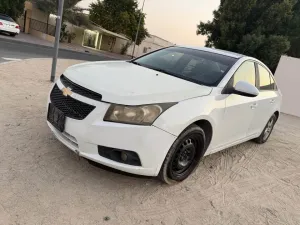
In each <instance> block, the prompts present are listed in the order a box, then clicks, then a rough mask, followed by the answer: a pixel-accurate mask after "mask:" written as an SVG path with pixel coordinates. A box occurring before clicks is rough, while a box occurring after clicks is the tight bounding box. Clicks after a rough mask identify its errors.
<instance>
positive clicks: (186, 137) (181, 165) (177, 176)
mask: <svg viewBox="0 0 300 225" xmlns="http://www.w3.org/2000/svg"><path fill="white" fill-rule="evenodd" d="M205 146H206V139H205V132H204V131H203V129H202V128H201V127H199V126H197V125H191V126H189V127H188V128H186V129H185V130H184V131H183V132H182V133H181V134H180V136H179V137H178V138H177V139H176V141H175V142H174V143H173V145H172V146H171V148H170V150H169V152H168V154H167V156H166V158H165V160H164V162H163V164H162V167H161V169H160V172H159V174H158V178H159V179H160V180H161V181H163V182H164V183H167V184H176V183H178V182H181V181H183V180H185V179H186V178H187V177H188V176H189V175H190V174H191V173H192V172H193V171H194V170H195V168H196V167H197V166H198V164H199V162H200V159H201V158H202V157H203V155H204V153H205V150H206V149H205Z"/></svg>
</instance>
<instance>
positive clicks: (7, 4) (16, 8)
mask: <svg viewBox="0 0 300 225" xmlns="http://www.w3.org/2000/svg"><path fill="white" fill-rule="evenodd" d="M24 7H25V0H13V1H12V0H0V13H4V14H7V15H9V16H10V17H12V18H13V19H15V20H16V19H17V18H19V17H20V16H21V15H22V14H23V12H24Z"/></svg>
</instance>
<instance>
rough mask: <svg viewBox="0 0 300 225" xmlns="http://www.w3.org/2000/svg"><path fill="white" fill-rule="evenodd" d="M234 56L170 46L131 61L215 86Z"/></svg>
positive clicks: (234, 59) (234, 60)
mask: <svg viewBox="0 0 300 225" xmlns="http://www.w3.org/2000/svg"><path fill="white" fill-rule="evenodd" d="M236 61H237V59H236V58H232V57H229V56H224V55H220V54H216V53H211V52H206V51H201V50H195V49H189V48H183V47H170V48H165V49H162V50H159V51H156V52H153V53H151V54H148V55H145V56H143V57H141V58H138V59H136V60H134V61H132V63H135V64H138V65H140V66H144V67H147V68H150V69H153V70H156V71H160V72H163V73H166V74H169V75H172V76H176V77H179V78H182V79H185V80H189V81H192V82H195V83H198V84H203V85H207V86H217V85H218V84H219V82H220V81H221V80H222V78H223V77H224V76H225V74H226V73H227V71H228V70H229V69H230V68H231V67H232V66H233V64H234V63H235V62H236Z"/></svg>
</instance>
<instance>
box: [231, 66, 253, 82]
mask: <svg viewBox="0 0 300 225" xmlns="http://www.w3.org/2000/svg"><path fill="white" fill-rule="evenodd" d="M232 79H233V81H232V84H233V87H234V86H235V85H236V84H237V82H239V81H246V82H248V83H250V84H252V85H254V86H255V65H254V62H248V61H246V62H244V63H243V64H242V65H241V66H240V67H239V68H238V69H237V71H236V72H235V74H234V75H233V78H232Z"/></svg>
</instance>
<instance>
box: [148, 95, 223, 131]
mask: <svg viewBox="0 0 300 225" xmlns="http://www.w3.org/2000/svg"><path fill="white" fill-rule="evenodd" d="M224 111H225V96H221V95H219V96H211V95H209V96H203V97H197V98H193V99H188V100H185V101H182V102H179V103H178V104H176V105H174V106H173V107H171V108H170V109H168V110H167V111H166V112H164V113H163V114H162V115H161V116H160V117H159V118H158V119H157V120H156V121H155V122H154V124H153V125H154V126H156V127H158V128H160V129H162V130H165V131H167V132H169V133H171V134H173V135H175V136H179V135H180V134H181V132H182V131H183V130H184V129H185V128H187V127H188V126H189V125H191V124H192V123H194V122H196V121H199V120H207V121H208V122H210V124H211V126H212V128H213V131H215V129H216V126H217V124H218V123H219V121H220V120H222V118H223V116H224ZM213 133H214V132H213Z"/></svg>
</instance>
